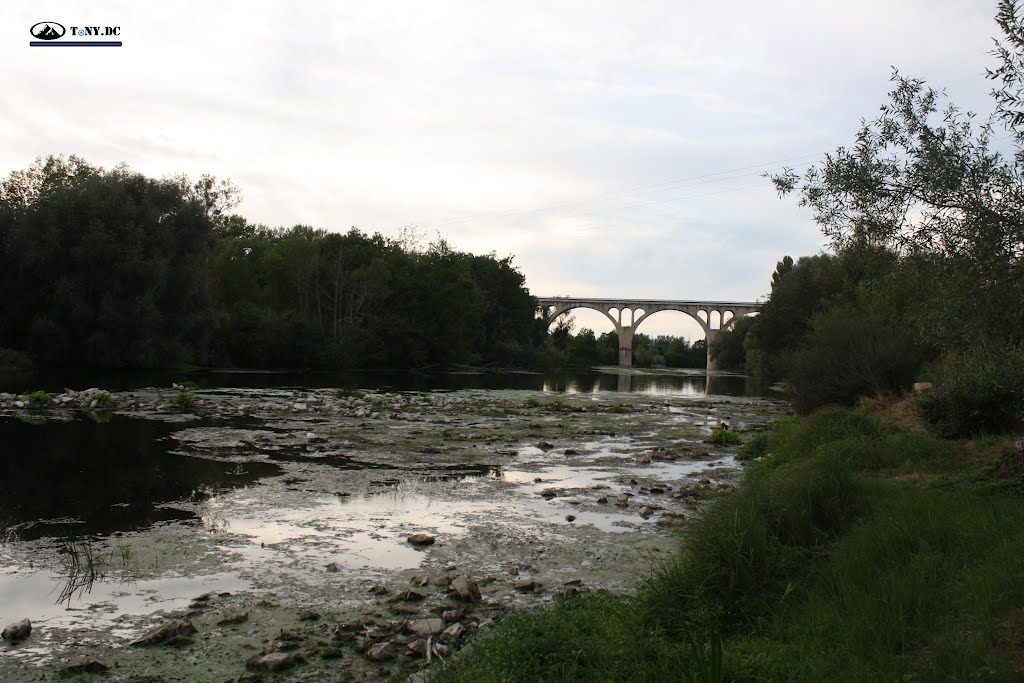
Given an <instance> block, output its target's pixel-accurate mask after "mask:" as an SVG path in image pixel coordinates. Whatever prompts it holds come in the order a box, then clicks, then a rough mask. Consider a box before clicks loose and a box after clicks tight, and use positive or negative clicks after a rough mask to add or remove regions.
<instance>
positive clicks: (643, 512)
mask: <svg viewBox="0 0 1024 683" xmlns="http://www.w3.org/2000/svg"><path fill="white" fill-rule="evenodd" d="M637 512H639V513H640V516H641V517H643V518H644V519H647V518H648V517H650V516H651V514H652V513H653V512H654V509H653V508H652V507H651V506H650V505H644V506H642V507H641V508H640V509H639V510H637Z"/></svg>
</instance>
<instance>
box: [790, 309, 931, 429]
mask: <svg viewBox="0 0 1024 683" xmlns="http://www.w3.org/2000/svg"><path fill="white" fill-rule="evenodd" d="M923 361H924V354H923V352H922V351H921V349H919V348H918V347H917V345H916V344H915V343H914V341H913V339H912V338H911V337H910V335H909V333H907V332H905V331H904V330H903V328H901V327H898V326H894V325H892V324H890V322H889V321H888V320H886V319H885V318H884V316H881V315H879V314H875V313H871V312H866V311H862V310H860V309H858V308H854V307H848V306H838V305H837V306H834V307H833V308H831V309H828V310H826V311H823V312H821V313H818V314H817V315H815V316H814V318H812V320H811V329H810V332H809V333H808V335H807V341H806V343H805V344H804V345H803V346H802V347H801V348H799V349H798V350H797V351H795V352H794V353H793V354H792V356H791V357H790V359H789V366H790V377H791V380H792V384H793V405H794V407H795V408H796V409H797V411H798V412H800V413H809V412H810V411H812V410H814V409H815V408H817V407H819V406H823V405H827V404H840V405H853V404H854V403H855V402H856V400H857V399H858V398H860V397H861V396H873V395H877V394H883V393H891V392H899V391H903V390H905V389H906V388H907V387H909V386H910V384H911V383H912V382H913V381H914V378H915V377H916V376H917V372H918V370H919V369H920V368H921V365H922V364H923Z"/></svg>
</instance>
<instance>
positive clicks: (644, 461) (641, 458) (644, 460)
mask: <svg viewBox="0 0 1024 683" xmlns="http://www.w3.org/2000/svg"><path fill="white" fill-rule="evenodd" d="M636 464H637V465H649V464H651V456H649V455H647V454H646V453H645V454H643V455H638V456H636Z"/></svg>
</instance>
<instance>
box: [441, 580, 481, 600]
mask: <svg viewBox="0 0 1024 683" xmlns="http://www.w3.org/2000/svg"><path fill="white" fill-rule="evenodd" d="M448 591H449V592H451V593H454V594H455V598H456V599H457V600H461V601H463V602H480V601H481V600H482V599H483V596H482V595H480V586H479V585H477V582H476V581H473V580H472V579H468V578H466V577H465V576H458V577H456V578H454V579H452V582H451V583H450V584H449V585H448Z"/></svg>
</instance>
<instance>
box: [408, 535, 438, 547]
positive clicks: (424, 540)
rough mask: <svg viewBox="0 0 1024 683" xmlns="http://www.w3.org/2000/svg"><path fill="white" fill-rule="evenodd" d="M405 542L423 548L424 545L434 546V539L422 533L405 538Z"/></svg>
mask: <svg viewBox="0 0 1024 683" xmlns="http://www.w3.org/2000/svg"><path fill="white" fill-rule="evenodd" d="M405 540H406V542H408V543H411V544H412V545H418V546H425V545H433V544H434V537H433V536H431V535H430V534H424V533H418V534H413V535H411V536H409V538H407V539H405Z"/></svg>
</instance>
